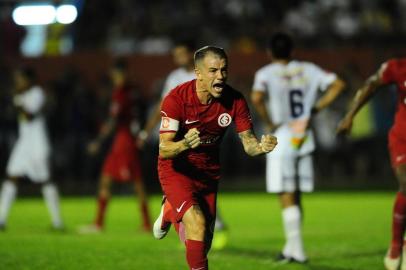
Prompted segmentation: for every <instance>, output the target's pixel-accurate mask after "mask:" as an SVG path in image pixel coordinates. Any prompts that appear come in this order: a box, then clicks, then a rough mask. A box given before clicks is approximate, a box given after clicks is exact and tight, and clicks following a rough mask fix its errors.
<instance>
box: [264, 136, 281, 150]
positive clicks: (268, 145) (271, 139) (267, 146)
mask: <svg viewBox="0 0 406 270" xmlns="http://www.w3.org/2000/svg"><path fill="white" fill-rule="evenodd" d="M277 144H278V140H277V139H276V137H275V136H273V135H271V134H267V135H262V137H261V143H260V145H261V149H262V151H263V152H264V153H269V152H271V151H272V150H273V149H274V148H275V146H276V145H277Z"/></svg>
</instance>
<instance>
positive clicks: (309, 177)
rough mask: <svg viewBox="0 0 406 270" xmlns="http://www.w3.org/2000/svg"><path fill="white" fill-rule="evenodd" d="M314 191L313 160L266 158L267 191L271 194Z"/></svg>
mask: <svg viewBox="0 0 406 270" xmlns="http://www.w3.org/2000/svg"><path fill="white" fill-rule="evenodd" d="M313 189H314V176H313V158H312V156H311V155H310V154H309V155H305V156H302V157H292V156H273V155H272V153H270V154H268V155H267V156H266V190H267V192H269V193H281V192H294V191H297V190H299V191H301V192H312V191H313Z"/></svg>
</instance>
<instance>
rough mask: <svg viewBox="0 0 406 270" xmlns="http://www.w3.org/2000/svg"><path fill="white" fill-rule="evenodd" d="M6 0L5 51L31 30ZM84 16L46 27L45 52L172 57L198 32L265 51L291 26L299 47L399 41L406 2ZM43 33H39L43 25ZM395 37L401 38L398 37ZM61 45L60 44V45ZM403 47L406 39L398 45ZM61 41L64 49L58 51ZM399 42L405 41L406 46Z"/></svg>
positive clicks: (212, 6) (100, 4)
mask: <svg viewBox="0 0 406 270" xmlns="http://www.w3.org/2000/svg"><path fill="white" fill-rule="evenodd" d="M20 2H21V3H22V2H24V1H14V0H11V1H4V2H2V3H0V6H1V9H0V32H1V35H0V36H2V37H7V38H5V39H4V38H3V40H2V42H1V43H0V46H2V47H3V48H2V50H1V51H2V52H3V53H5V54H7V53H8V52H15V51H16V50H17V48H18V47H19V43H20V42H21V40H22V39H24V32H26V34H27V32H30V31H27V30H29V29H28V28H26V29H24V28H22V27H17V26H16V25H13V24H12V22H11V11H12V7H14V6H15V5H16V4H17V3H20ZM54 2H55V3H65V2H68V3H73V4H75V5H76V6H77V8H78V12H79V16H78V19H77V21H76V22H75V23H73V24H71V25H61V24H53V25H49V26H48V27H47V29H46V36H47V44H46V49H45V54H51V55H53V54H57V53H58V50H59V51H60V52H59V53H66V52H67V51H72V50H89V49H90V50H94V49H97V50H109V51H110V52H112V53H114V54H129V53H143V54H165V53H168V52H169V50H170V47H171V45H172V41H173V40H174V39H176V38H179V37H182V36H183V35H185V34H187V35H190V34H191V33H197V34H196V39H198V41H199V42H200V43H202V44H206V43H213V44H218V45H220V46H223V47H224V48H227V49H233V50H237V51H242V52H251V51H254V50H256V49H261V48H264V46H265V42H266V40H267V38H268V36H269V34H270V33H271V32H273V31H275V30H278V29H284V30H287V31H290V32H291V33H292V34H293V35H294V36H295V37H297V42H298V44H299V45H300V46H306V47H316V48H321V47H331V46H333V47H334V46H337V45H346V46H347V45H357V46H358V45H368V44H370V43H371V42H373V43H374V44H375V46H386V45H388V42H389V43H391V42H393V44H391V45H392V46H396V42H399V41H403V40H404V39H405V38H404V36H405V35H404V34H405V32H406V15H405V12H402V11H403V10H405V8H406V1H405V0H387V1H383V0H356V1H350V0H312V1H303V0H287V1H265V0H224V1H212V0H188V1H186V0H175V1H173V0H171V1H169V0H157V1H146V0H137V1H130V0H119V1H109V0H99V1H89V0H75V1H73V0H72V1H59V0H58V1H54ZM37 31H39V30H37ZM395 41H396V42H395ZM59 43H61V44H59ZM397 44H399V43H397ZM58 46H60V47H61V48H59V49H56V47H58ZM399 46H400V45H399Z"/></svg>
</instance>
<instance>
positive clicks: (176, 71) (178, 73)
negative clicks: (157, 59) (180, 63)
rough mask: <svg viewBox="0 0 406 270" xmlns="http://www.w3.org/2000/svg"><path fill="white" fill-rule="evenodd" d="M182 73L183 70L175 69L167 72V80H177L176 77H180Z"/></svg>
mask: <svg viewBox="0 0 406 270" xmlns="http://www.w3.org/2000/svg"><path fill="white" fill-rule="evenodd" d="M184 72H185V71H184V69H183V68H176V69H174V70H172V71H171V72H169V74H168V76H167V79H173V78H177V77H179V76H181V75H182V74H183V73H184Z"/></svg>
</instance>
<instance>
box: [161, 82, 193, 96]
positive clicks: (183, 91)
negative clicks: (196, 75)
mask: <svg viewBox="0 0 406 270" xmlns="http://www.w3.org/2000/svg"><path fill="white" fill-rule="evenodd" d="M195 81H196V80H195V79H193V80H190V81H187V82H184V83H181V84H179V85H178V86H176V87H175V88H173V89H172V90H171V91H169V93H168V94H167V95H166V97H165V98H176V99H185V98H188V97H190V96H191V91H193V90H194V88H195Z"/></svg>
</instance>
